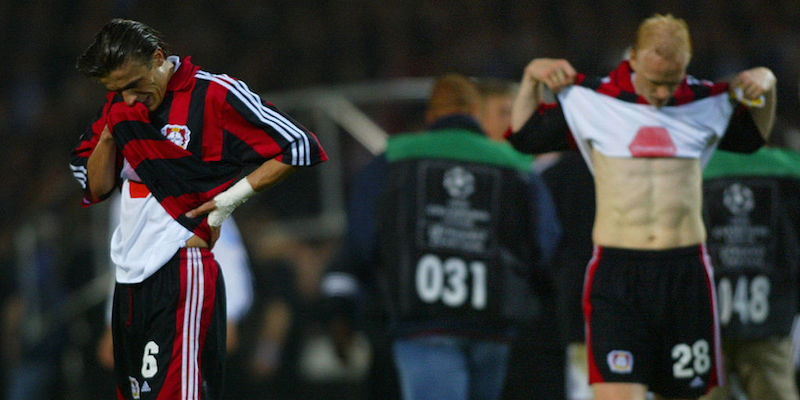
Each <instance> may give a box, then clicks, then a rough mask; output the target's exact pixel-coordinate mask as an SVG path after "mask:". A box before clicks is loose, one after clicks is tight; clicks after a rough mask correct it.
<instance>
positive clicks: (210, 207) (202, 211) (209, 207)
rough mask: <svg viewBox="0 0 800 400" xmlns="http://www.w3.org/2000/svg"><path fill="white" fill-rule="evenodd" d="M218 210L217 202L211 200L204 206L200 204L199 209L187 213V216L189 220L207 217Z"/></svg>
mask: <svg viewBox="0 0 800 400" xmlns="http://www.w3.org/2000/svg"><path fill="white" fill-rule="evenodd" d="M216 209H217V202H216V201H214V199H211V200H209V201H207V202H205V203H203V204H200V206H198V207H197V208H194V209H191V210H189V211H188V212H187V213H186V216H187V217H189V218H196V217H199V216H201V215H206V214H208V213H210V212H211V211H214V210H216Z"/></svg>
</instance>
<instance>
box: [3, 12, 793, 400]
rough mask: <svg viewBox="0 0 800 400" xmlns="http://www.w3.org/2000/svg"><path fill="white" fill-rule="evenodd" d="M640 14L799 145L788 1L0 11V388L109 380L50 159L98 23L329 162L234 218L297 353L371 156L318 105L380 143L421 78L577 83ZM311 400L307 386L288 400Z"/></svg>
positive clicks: (81, 121) (70, 218)
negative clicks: (285, 122)
mask: <svg viewBox="0 0 800 400" xmlns="http://www.w3.org/2000/svg"><path fill="white" fill-rule="evenodd" d="M654 12H672V13H674V14H675V15H677V16H679V17H682V18H685V19H686V20H687V21H688V23H689V26H690V29H691V34H692V38H693V46H694V57H693V60H692V63H691V64H690V66H689V73H691V74H693V75H695V76H698V77H702V78H709V79H716V78H720V77H723V76H726V75H729V74H731V73H733V72H736V71H739V70H741V69H744V68H746V67H750V66H755V65H766V66H768V67H770V68H772V69H773V71H774V72H775V73H776V75H777V77H778V82H779V88H778V96H779V107H778V122H777V124H776V128H775V129H776V133H778V134H786V135H787V136H788V137H790V138H792V140H791V141H790V142H791V143H793V144H794V146H795V147H798V146H797V143H798V142H797V139H796V137H797V136H798V127H800V125H799V124H800V113H799V112H798V96H797V93H798V78H797V76H798V72H800V65H799V64H800V25H799V24H798V23H797V21H800V2H798V1H796V0H769V1H767V0H756V1H739V0H719V1H691V0H661V1H637V2H631V1H625V0H603V1H593V0H573V1H566V2H565V1H559V0H542V1H514V0H505V1H503V0H495V1H491V0H471V1H470V0H454V1H441V2H439V1H401V0H385V1H378V2H376V1H366V0H328V1H308V0H275V1H250V0H227V1H224V2H216V1H194V2H180V1H167V0H161V1H152V0H116V1H101V0H89V1H80V0H65V1H36V0H34V1H21V2H20V1H10V0H2V1H0V39H2V40H0V49H2V54H5V55H6V59H5V60H4V61H3V62H2V63H1V64H0V73H2V80H1V81H0V127H2V128H1V129H0V138H1V139H0V143H1V144H2V145H1V146H0V152H1V153H0V174H2V175H1V177H0V262H1V263H2V264H0V302H2V311H3V314H2V315H3V316H4V318H5V320H3V321H0V326H2V331H0V339H1V340H2V347H1V348H0V349H1V350H2V357H3V358H2V359H1V360H0V361H2V362H0V372H2V373H3V378H6V377H7V376H8V375H9V372H10V371H11V370H12V369H13V368H14V367H15V366H16V365H18V363H19V361H20V360H24V359H31V358H32V359H35V360H44V362H45V363H49V364H56V365H58V366H59V368H58V370H59V376H58V378H57V379H53V380H48V382H43V384H48V385H54V386H56V387H57V388H58V389H57V390H56V392H54V393H58V395H57V397H53V398H64V399H73V398H75V399H78V398H81V399H87V398H95V397H97V396H100V394H101V393H104V394H107V393H108V390H109V389H106V386H107V385H108V384H109V382H108V381H107V379H108V375H107V374H106V373H105V372H103V371H102V370H101V369H100V368H98V367H97V365H96V363H95V362H94V345H95V341H96V339H97V335H99V329H100V328H101V327H102V318H103V317H102V313H103V306H102V299H103V297H102V290H103V288H106V287H107V285H104V284H102V280H103V279H104V278H105V277H107V272H108V270H107V268H105V267H104V265H105V263H106V260H105V259H103V258H102V257H103V254H105V253H104V250H105V248H106V246H107V239H106V234H107V232H106V231H105V229H106V228H105V222H106V217H105V214H104V212H105V210H104V209H103V208H99V209H98V210H93V211H90V210H86V209H81V208H80V207H79V196H80V195H79V187H78V186H77V184H76V183H75V181H74V180H73V178H72V176H71V175H70V171H69V168H68V165H67V162H68V153H69V149H70V148H71V147H72V145H73V144H74V143H75V141H76V140H77V138H78V135H79V134H80V133H81V132H82V131H83V129H84V128H85V127H86V124H87V123H88V121H89V120H90V118H91V117H92V116H93V115H94V113H95V112H96V111H97V108H98V107H99V105H100V104H101V103H102V99H103V90H102V88H101V87H100V86H99V85H98V84H96V83H94V82H92V81H91V80H89V79H86V78H84V77H82V76H80V75H79V74H78V73H77V72H76V71H75V69H74V61H75V58H76V57H77V55H78V54H80V52H81V51H82V50H83V49H84V47H85V46H86V45H87V44H88V43H89V42H90V40H91V38H92V35H93V34H94V33H95V32H96V31H97V30H98V29H99V28H100V27H101V26H102V25H103V24H104V23H105V22H106V21H108V20H109V19H110V18H112V17H127V18H132V19H138V20H141V21H143V22H145V23H147V24H149V25H151V26H153V27H155V28H156V29H158V30H160V31H161V32H162V33H163V34H164V37H165V38H166V40H167V41H168V43H170V44H171V46H172V48H173V50H174V52H175V53H177V54H181V55H192V57H193V61H194V62H195V63H196V64H198V65H201V66H202V67H203V68H204V69H206V70H208V71H211V72H224V73H228V74H230V75H232V76H235V77H238V78H241V79H243V80H245V81H246V82H247V83H248V84H249V86H250V87H251V88H253V89H254V90H256V91H258V92H260V93H264V94H265V98H266V99H267V100H268V101H272V102H273V103H275V104H276V105H277V106H278V107H280V108H285V109H286V110H287V111H289V112H290V113H293V114H295V116H296V118H297V119H298V120H300V122H302V123H304V124H306V125H308V126H309V127H310V128H312V130H315V132H317V133H318V134H319V135H320V140H322V142H323V144H324V145H325V146H326V148H328V147H330V148H333V149H335V151H334V153H335V155H336V156H337V157H338V159H337V160H332V161H333V162H329V163H326V164H324V165H323V166H322V167H320V168H318V171H313V172H307V173H306V172H304V173H302V174H300V175H299V177H298V179H294V180H292V181H291V182H287V184H285V185H282V186H280V187H278V188H276V189H275V190H274V191H270V194H266V195H262V196H260V198H258V200H255V201H252V202H250V203H248V204H246V205H245V206H244V207H243V208H242V209H241V210H238V211H237V214H236V215H237V219H238V220H239V221H240V225H241V228H242V231H243V232H244V233H245V237H246V238H247V244H248V246H249V249H250V252H251V256H252V257H253V266H254V269H255V271H254V273H255V274H256V277H257V278H258V279H259V281H260V284H259V285H260V286H257V288H258V290H259V293H258V294H257V296H258V299H257V303H258V302H263V301H266V299H268V298H271V296H276V297H281V298H286V299H289V300H288V303H289V304H290V306H291V307H290V311H291V313H292V314H293V315H294V328H293V329H294V330H293V332H294V333H296V334H295V335H293V338H294V339H295V340H294V341H295V342H296V343H294V346H296V348H297V349H303V348H304V344H305V343H304V341H306V342H308V341H311V340H312V339H308V338H313V337H315V336H314V335H315V333H317V332H319V330H320V327H319V326H318V324H316V322H315V321H316V320H317V319H318V313H319V310H318V309H317V307H316V306H315V305H316V304H317V303H316V301H317V300H318V298H317V289H316V284H317V283H318V279H319V274H320V272H321V269H322V268H323V267H324V265H325V262H326V261H327V260H328V259H329V257H330V256H331V253H332V252H333V251H335V248H336V245H337V243H338V239H339V235H340V233H341V228H342V226H341V212H342V204H343V202H344V200H345V199H346V193H347V187H348V177H349V176H350V175H351V174H352V173H353V172H354V171H355V170H357V169H358V168H359V167H360V166H361V165H363V164H364V162H365V161H366V160H368V158H369V154H370V153H369V151H367V149H366V148H365V146H364V144H363V143H360V142H359V141H358V140H355V139H354V138H353V137H352V136H351V135H349V134H348V133H352V132H349V131H348V130H347V128H346V127H344V126H342V125H347V124H341V122H342V121H338V122H337V121H331V119H330V118H326V117H325V115H328V116H330V114H337V111H331V110H330V109H328V110H327V111H326V107H332V106H331V105H330V104H329V103H326V102H325V101H324V100H325V99H329V97H330V96H327V95H330V94H336V93H338V92H341V93H356V94H361V97H359V96H358V95H354V96H355V97H350V98H349V99H347V100H348V101H350V102H351V105H355V106H357V107H358V108H359V110H360V112H363V114H360V113H356V114H355V115H356V116H359V115H366V116H368V117H369V118H371V120H372V121H374V122H375V123H376V124H377V127H379V128H380V130H383V131H385V132H387V133H389V134H391V133H395V132H398V131H406V130H414V129H417V128H420V127H421V117H420V115H421V110H422V109H423V107H424V104H423V103H422V101H421V100H420V99H421V98H424V95H425V92H424V89H425V87H426V86H425V82H426V80H425V78H429V77H433V76H436V75H439V74H442V73H445V72H453V71H454V72H461V73H464V74H467V75H470V76H476V77H489V76H491V77H497V78H506V79H510V80H514V81H517V80H518V79H519V77H520V76H521V73H522V69H523V68H524V66H525V65H526V64H527V62H528V61H529V60H530V59H532V58H534V57H539V56H549V57H564V58H567V59H568V60H570V61H571V62H572V63H573V65H574V66H576V68H577V69H578V70H580V71H583V72H586V73H589V74H604V73H605V72H607V71H608V70H609V69H611V68H612V67H613V66H615V65H616V64H617V63H618V62H619V60H620V58H621V57H622V54H623V52H624V51H625V49H626V47H627V46H628V44H629V40H630V39H631V38H632V37H633V34H634V31H635V28H636V25H637V23H638V22H639V21H640V20H641V19H642V18H644V17H647V16H650V15H651V14H653V13H654ZM406 78H415V79H412V80H404V79H406ZM416 78H419V79H416ZM404 82H405V83H406V84H404ZM376 83H390V84H384V85H381V84H377V85H376ZM391 83H395V84H394V85H392V84H391ZM298 90H300V92H297V91H298ZM365 91H366V92H367V93H368V94H370V96H363V95H364V93H365ZM399 92H402V93H405V94H406V95H407V98H405V100H402V99H403V98H404V97H403V96H404V95H403V94H402V93H399ZM298 93H299V94H298ZM303 95H308V96H311V95H314V96H317V100H318V101H317V103H318V104H319V106H318V107H317V106H315V107H312V108H309V107H305V108H304V107H303V106H302V104H301V103H302V102H303V99H304V97H303ZM326 96H327V97H326ZM398 97H399V98H401V101H394V100H392V99H393V98H398ZM309 99H310V97H309ZM364 99H367V100H364ZM381 99H385V101H380V100H381ZM281 101H285V102H286V103H285V104H284V103H282V102H281ZM309 101H310V100H309ZM362 101H363V104H362V103H359V102H362ZM326 104H327V105H326ZM326 112H327V114H326ZM320 115H322V116H320ZM323 132H324V134H323ZM329 132H330V133H329ZM275 260H283V261H285V262H279V263H276V262H275ZM276 264H280V265H288V266H289V267H285V268H277V267H275V265H276ZM276 271H278V272H276ZM276 282H278V283H276ZM262 284H263V285H262ZM19 299H26V300H27V301H28V304H29V305H30V307H29V308H27V309H25V311H24V314H23V315H22V316H21V318H20V320H21V321H22V323H21V324H20V325H16V324H13V323H11V322H12V321H11V320H10V318H11V317H9V315H13V312H14V311H15V310H16V311H19V310H20V308H19V304H20V303H19V302H18V301H17V300H19ZM9 312H11V313H12V314H9ZM15 326H19V327H21V328H22V329H23V331H18V330H13V329H12V328H13V327H15ZM300 351H301V350H298V352H300ZM299 358H300V357H295V360H297V359H299ZM290 361H291V358H290V357H287V363H288V362H290ZM284 368H289V367H288V366H284ZM312 375H313V374H312ZM312 378H313V377H311V376H310V375H308V374H306V375H303V374H302V373H294V374H288V375H286V376H285V379H280V380H276V382H275V385H276V387H280V386H294V385H297V384H304V385H305V387H313V386H314V385H313V383H314V382H317V383H318V382H323V383H325V385H329V384H331V382H333V384H337V383H336V382H341V380H339V381H337V380H336V379H334V380H330V379H324V378H325V377H324V376H323V377H322V378H320V377H319V376H317V377H316V379H317V380H316V381H314V379H312ZM336 378H341V379H343V380H345V381H346V380H347V377H336ZM311 381H313V382H311ZM3 386H6V385H3ZM345 386H346V387H347V389H346V390H343V391H340V392H339V393H342V396H344V393H357V392H358V390H360V389H359V382H358V381H357V380H356V381H352V380H351V381H350V383H349V384H345ZM325 387H326V388H328V387H329V386H325ZM276 390H279V388H278V389H276ZM324 390H327V389H324ZM324 390H322V391H324ZM314 393H319V391H317V392H314V390H312V389H309V391H308V392H306V393H304V396H305V397H304V398H314ZM328 393H330V392H328ZM59 396H60V397H59ZM97 398H99V397H97ZM105 398H107V396H106V397H105ZM321 398H322V397H321ZM325 398H329V397H325Z"/></svg>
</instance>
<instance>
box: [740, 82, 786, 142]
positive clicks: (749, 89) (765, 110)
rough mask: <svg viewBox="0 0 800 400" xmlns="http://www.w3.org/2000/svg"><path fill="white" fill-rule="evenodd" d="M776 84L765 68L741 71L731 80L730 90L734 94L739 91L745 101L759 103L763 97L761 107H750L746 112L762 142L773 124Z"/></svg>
mask: <svg viewBox="0 0 800 400" xmlns="http://www.w3.org/2000/svg"><path fill="white" fill-rule="evenodd" d="M776 84H777V79H776V78H775V74H773V73H772V71H771V70H770V69H769V68H766V67H756V68H751V69H748V70H745V71H742V72H740V73H739V74H737V75H736V76H735V77H734V78H733V80H731V90H733V91H734V94H735V91H736V90H741V93H742V96H743V97H744V99H745V100H750V101H759V99H761V97H762V96H763V102H764V104H763V106H760V107H759V106H750V107H748V110H749V111H750V115H751V116H752V117H753V122H755V125H756V127H757V128H758V131H759V133H760V134H761V137H762V138H764V140H766V139H767V138H768V137H769V134H770V131H771V130H772V126H773V124H774V123H775V108H776V104H777V95H776V89H775V87H776Z"/></svg>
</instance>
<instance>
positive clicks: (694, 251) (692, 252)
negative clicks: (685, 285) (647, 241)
mask: <svg viewBox="0 0 800 400" xmlns="http://www.w3.org/2000/svg"><path fill="white" fill-rule="evenodd" d="M704 248H705V245H704V244H702V243H698V244H695V245H691V246H685V247H673V248H671V249H663V250H639V249H626V248H622V247H605V246H599V245H597V246H595V251H596V252H599V254H601V255H602V256H609V257H617V256H619V257H626V258H648V259H653V258H661V257H663V258H674V257H682V256H693V257H696V256H698V255H701V254H703V253H704V252H705V251H704Z"/></svg>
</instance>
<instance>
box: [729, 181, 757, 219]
mask: <svg viewBox="0 0 800 400" xmlns="http://www.w3.org/2000/svg"><path fill="white" fill-rule="evenodd" d="M722 203H723V204H725V207H726V208H727V209H728V211H730V212H731V214H733V215H744V214H748V213H750V211H752V210H753V208H754V207H755V199H754V197H753V191H752V190H751V189H750V188H749V187H747V186H745V185H742V184H740V183H734V184H732V185H730V186H728V187H727V188H725V191H723V192H722Z"/></svg>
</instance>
